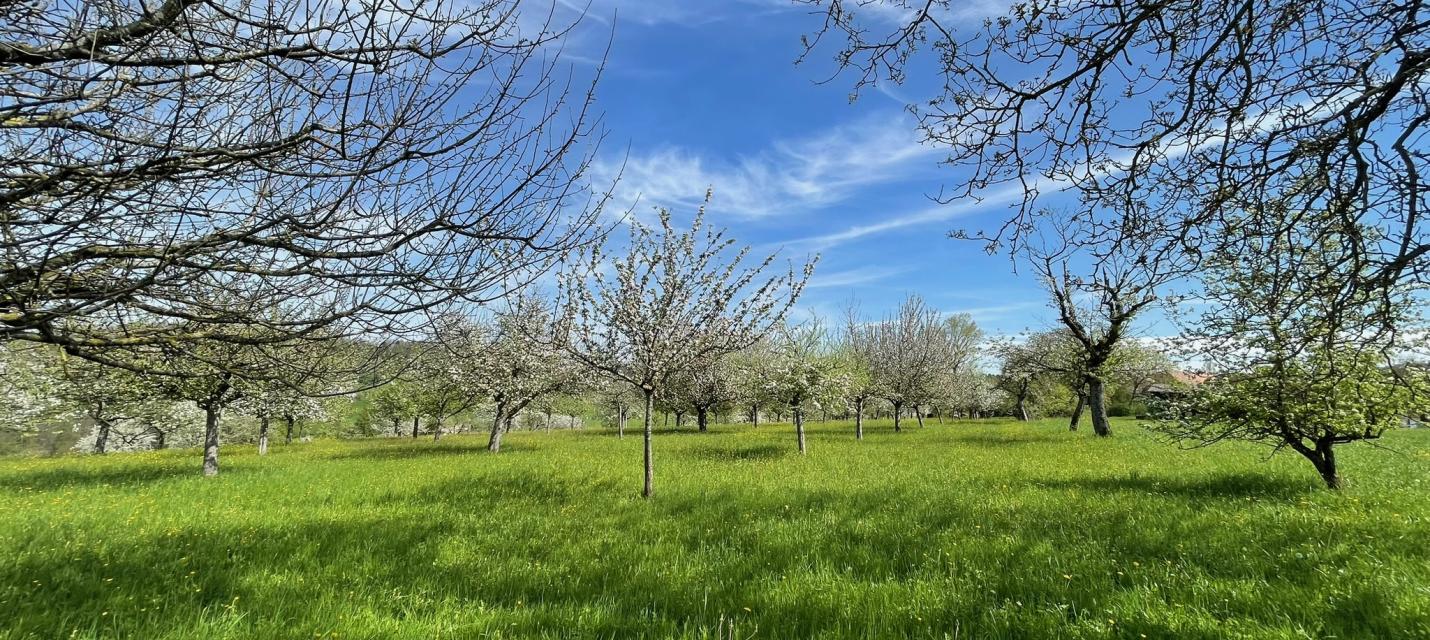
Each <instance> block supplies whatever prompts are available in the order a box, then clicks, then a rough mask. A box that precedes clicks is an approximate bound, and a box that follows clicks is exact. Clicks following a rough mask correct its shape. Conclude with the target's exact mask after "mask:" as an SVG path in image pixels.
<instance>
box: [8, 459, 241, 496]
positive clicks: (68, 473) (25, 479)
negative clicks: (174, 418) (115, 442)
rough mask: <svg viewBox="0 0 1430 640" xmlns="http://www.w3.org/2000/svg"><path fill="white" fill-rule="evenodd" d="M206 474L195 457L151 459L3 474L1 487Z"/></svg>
mask: <svg viewBox="0 0 1430 640" xmlns="http://www.w3.org/2000/svg"><path fill="white" fill-rule="evenodd" d="M201 472H202V469H201V467H200V466H199V464H198V459H197V458H195V460H194V462H192V463H177V462H174V463H168V464H158V463H155V462H153V461H150V460H146V461H142V462H140V463H137V464H136V463H134V462H130V461H125V462H124V463H122V464H114V465H110V464H105V465H103V466H95V467H90V468H76V467H75V466H74V465H73V463H71V464H70V465H68V466H63V467H54V468H48V469H34V470H29V471H21V472H12V473H4V474H0V488H3V489H21V488H29V489H34V490H40V491H49V490H53V489H58V488H63V487H79V486H83V487H93V486H100V485H137V484H146V483H150V482H158V481H161V480H167V479H169V478H175V477H188V478H193V477H198V476H199V475H200V474H201ZM223 473H224V474H225V475H228V474H232V473H234V471H233V470H232V467H230V468H225V469H224V471H223Z"/></svg>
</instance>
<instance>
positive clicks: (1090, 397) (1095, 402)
mask: <svg viewBox="0 0 1430 640" xmlns="http://www.w3.org/2000/svg"><path fill="white" fill-rule="evenodd" d="M1106 400H1107V398H1106V393H1105V391H1104V385H1103V382H1102V378H1091V379H1089V380H1088V381H1087V409H1088V413H1089V414H1091V416H1092V432H1093V433H1096V434H1097V435H1098V437H1100V438H1106V437H1108V436H1111V435H1112V424H1111V423H1109V422H1108V421H1107V402H1106Z"/></svg>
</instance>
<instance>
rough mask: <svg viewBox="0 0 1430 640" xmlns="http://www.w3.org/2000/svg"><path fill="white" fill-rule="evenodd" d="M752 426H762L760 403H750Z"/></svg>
mask: <svg viewBox="0 0 1430 640" xmlns="http://www.w3.org/2000/svg"><path fill="white" fill-rule="evenodd" d="M750 426H751V427H752V428H759V426H760V405H757V404H752V405H750Z"/></svg>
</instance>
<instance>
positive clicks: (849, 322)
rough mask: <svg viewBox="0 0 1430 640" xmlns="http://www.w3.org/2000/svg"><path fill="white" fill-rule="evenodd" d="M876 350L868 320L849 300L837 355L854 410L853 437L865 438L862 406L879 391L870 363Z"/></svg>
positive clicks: (846, 391)
mask: <svg viewBox="0 0 1430 640" xmlns="http://www.w3.org/2000/svg"><path fill="white" fill-rule="evenodd" d="M876 356H877V354H876V353H875V351H874V340H873V335H872V331H871V329H870V328H869V325H868V323H866V322H864V321H863V319H861V318H860V317H859V311H858V309H857V308H856V307H855V306H854V305H853V304H850V305H849V306H848V307H847V308H846V309H845V313H844V332H843V334H842V335H841V336H840V340H839V345H838V351H837V356H836V357H837V358H838V359H839V369H840V370H841V371H842V372H843V374H844V381H845V394H846V396H845V397H846V398H847V400H848V401H849V404H850V409H851V410H853V412H854V439H855V440H863V439H864V407H865V405H867V404H868V403H869V401H870V400H872V399H874V398H877V397H878V393H879V386H878V380H876V379H875V378H874V367H873V365H872V363H873V361H874V358H875V357H876Z"/></svg>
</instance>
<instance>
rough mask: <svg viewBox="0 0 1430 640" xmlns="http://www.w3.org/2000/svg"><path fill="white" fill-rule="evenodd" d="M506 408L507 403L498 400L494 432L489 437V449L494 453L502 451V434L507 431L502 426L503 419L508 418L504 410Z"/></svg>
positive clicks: (493, 420)
mask: <svg viewBox="0 0 1430 640" xmlns="http://www.w3.org/2000/svg"><path fill="white" fill-rule="evenodd" d="M505 408H506V407H505V405H504V404H503V403H502V402H501V401H497V406H496V412H495V413H496V415H495V416H493V417H492V433H491V435H490V436H489V437H487V451H490V452H492V453H497V452H499V451H501V436H502V434H503V433H505V431H506V430H505V429H503V428H502V426H503V424H502V423H503V420H504V419H505V418H506V416H505V415H503V413H502V410H503V409H505Z"/></svg>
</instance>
